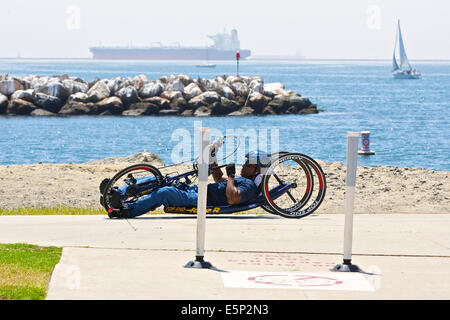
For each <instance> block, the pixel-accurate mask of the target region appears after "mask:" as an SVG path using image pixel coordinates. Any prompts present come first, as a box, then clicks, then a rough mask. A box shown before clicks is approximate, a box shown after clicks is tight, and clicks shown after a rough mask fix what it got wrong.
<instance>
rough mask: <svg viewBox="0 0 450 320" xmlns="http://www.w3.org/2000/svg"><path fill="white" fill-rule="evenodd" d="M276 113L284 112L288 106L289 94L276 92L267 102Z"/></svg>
mask: <svg viewBox="0 0 450 320" xmlns="http://www.w3.org/2000/svg"><path fill="white" fill-rule="evenodd" d="M268 105H269V106H270V107H271V108H272V110H273V111H275V112H276V113H277V114H284V113H285V112H286V110H287V109H288V108H289V107H290V102H289V96H286V95H282V94H278V95H276V96H275V97H274V98H273V99H272V100H271V101H270V102H269V104H268Z"/></svg>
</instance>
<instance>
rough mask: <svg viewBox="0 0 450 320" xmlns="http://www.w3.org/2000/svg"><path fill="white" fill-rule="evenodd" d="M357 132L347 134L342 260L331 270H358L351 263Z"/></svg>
mask: <svg viewBox="0 0 450 320" xmlns="http://www.w3.org/2000/svg"><path fill="white" fill-rule="evenodd" d="M358 138H359V133H358V132H349V133H348V135H347V179H346V184H347V187H346V192H345V208H344V209H345V225H344V261H343V264H338V265H336V266H335V267H334V268H333V269H332V270H333V271H344V272H359V271H361V270H360V269H359V267H358V266H356V265H353V264H352V262H351V261H352V241H353V212H354V203H355V186H356V168H357V159H358V158H357V155H358Z"/></svg>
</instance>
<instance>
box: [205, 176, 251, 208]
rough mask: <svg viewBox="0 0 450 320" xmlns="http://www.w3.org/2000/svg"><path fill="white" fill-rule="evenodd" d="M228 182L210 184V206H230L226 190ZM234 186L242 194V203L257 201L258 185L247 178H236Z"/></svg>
mask: <svg viewBox="0 0 450 320" xmlns="http://www.w3.org/2000/svg"><path fill="white" fill-rule="evenodd" d="M227 182H228V180H221V181H219V182H216V183H210V184H208V197H207V199H208V201H207V202H208V206H223V205H227V204H228V200H227V195H226V190H227ZM234 184H235V186H236V187H237V188H238V189H239V191H240V192H241V197H242V198H241V202H240V203H247V202H249V201H250V200H252V199H255V198H256V197H257V196H258V194H259V190H258V187H257V186H256V184H255V183H254V182H253V181H252V180H250V179H247V178H244V177H236V178H234Z"/></svg>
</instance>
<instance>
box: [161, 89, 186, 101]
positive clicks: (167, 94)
mask: <svg viewBox="0 0 450 320" xmlns="http://www.w3.org/2000/svg"><path fill="white" fill-rule="evenodd" d="M161 98H164V99H167V100H169V101H172V100H174V99H178V98H183V93H182V92H181V91H164V92H163V93H161Z"/></svg>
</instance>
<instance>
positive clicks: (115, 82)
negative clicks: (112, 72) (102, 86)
mask: <svg viewBox="0 0 450 320" xmlns="http://www.w3.org/2000/svg"><path fill="white" fill-rule="evenodd" d="M123 83H124V79H123V78H121V77H116V78H113V79H110V80H108V83H107V84H106V85H107V86H108V89H109V92H110V94H111V95H116V93H117V92H118V91H119V90H120V89H122V88H123Z"/></svg>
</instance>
